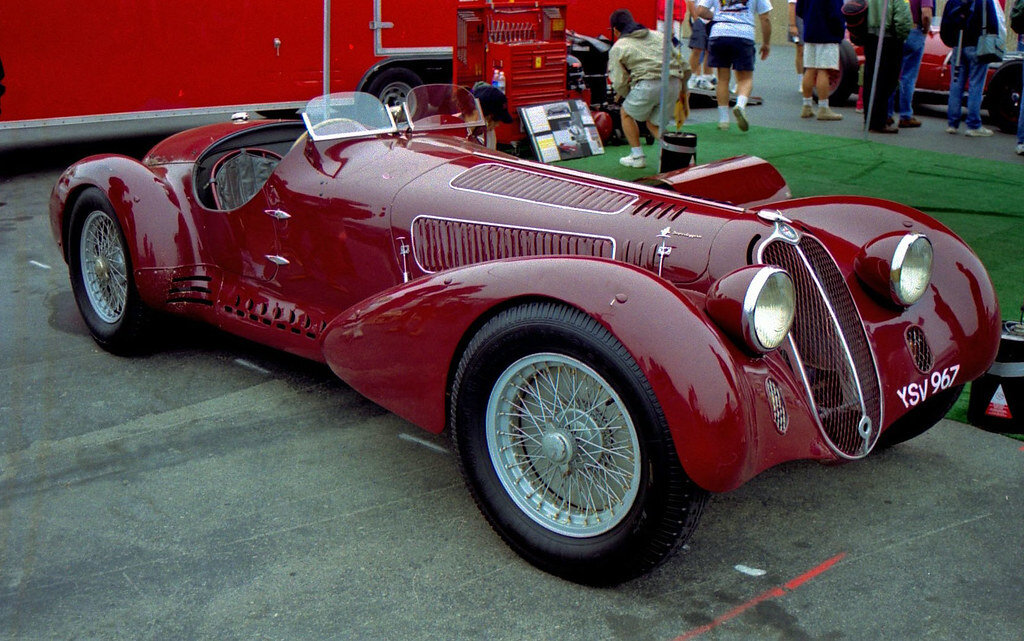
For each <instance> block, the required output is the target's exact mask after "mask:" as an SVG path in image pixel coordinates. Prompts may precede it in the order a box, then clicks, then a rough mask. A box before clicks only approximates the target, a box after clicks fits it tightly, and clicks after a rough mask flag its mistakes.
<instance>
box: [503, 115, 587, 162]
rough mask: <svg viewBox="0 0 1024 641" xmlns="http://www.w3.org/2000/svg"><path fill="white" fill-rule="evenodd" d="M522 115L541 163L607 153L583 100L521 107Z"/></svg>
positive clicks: (520, 116)
mask: <svg viewBox="0 0 1024 641" xmlns="http://www.w3.org/2000/svg"><path fill="white" fill-rule="evenodd" d="M519 118H520V120H521V121H522V123H523V126H524V127H525V128H526V133H527V134H529V136H530V142H531V143H532V144H533V150H534V151H535V152H536V154H537V158H538V159H539V160H540V161H541V162H546V163H550V162H558V161H560V160H569V159H572V158H584V157H586V156H595V155H597V154H603V153H604V145H602V144H601V136H600V135H599V134H598V133H597V126H596V125H595V124H594V117H593V116H592V115H591V113H590V108H589V107H588V106H587V104H586V103H585V102H583V101H582V100H562V101H559V102H549V103H545V104H542V105H532V106H528V107H520V108H519Z"/></svg>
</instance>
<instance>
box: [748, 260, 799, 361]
mask: <svg viewBox="0 0 1024 641" xmlns="http://www.w3.org/2000/svg"><path fill="white" fill-rule="evenodd" d="M795 311H796V291H795V290H794V288H793V280H792V279H791V278H790V277H789V274H787V273H786V272H784V271H783V270H781V269H778V268H776V267H765V268H763V269H762V270H761V271H760V272H758V274H757V276H755V277H754V280H753V281H751V283H750V287H749V288H748V289H747V295H746V297H745V299H744V301H743V313H744V316H746V318H747V323H748V328H749V329H748V333H749V334H750V337H751V338H752V339H753V341H754V346H755V347H756V348H757V350H758V351H760V352H768V351H771V350H773V349H775V348H777V347H778V346H779V345H782V341H784V340H785V339H786V336H787V335H788V334H789V329H790V327H792V325H793V315H794V313H795Z"/></svg>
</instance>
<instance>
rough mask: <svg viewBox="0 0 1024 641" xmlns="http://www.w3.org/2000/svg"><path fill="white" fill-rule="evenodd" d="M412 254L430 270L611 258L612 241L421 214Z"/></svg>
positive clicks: (426, 269)
mask: <svg viewBox="0 0 1024 641" xmlns="http://www.w3.org/2000/svg"><path fill="white" fill-rule="evenodd" d="M412 244H413V256H414V257H415V259H416V263H417V264H418V265H419V267H420V269H422V270H423V271H425V272H428V273H433V272H439V271H442V270H445V269H451V268H454V267H462V266H464V265H473V264H475V263H482V262H486V261H491V260H500V259H502V258H517V257H521V256H558V255H571V256H595V257H599V258H609V259H610V258H612V257H613V256H614V255H615V241H614V240H613V239H611V238H608V237H605V236H586V235H582V234H573V233H569V232H558V231H550V230H542V229H528V228H521V227H509V226H504V225H485V224H481V223H474V222H469V221H462V220H450V219H446V218H433V217H430V216H420V217H419V218H417V219H416V220H415V221H413V226H412Z"/></svg>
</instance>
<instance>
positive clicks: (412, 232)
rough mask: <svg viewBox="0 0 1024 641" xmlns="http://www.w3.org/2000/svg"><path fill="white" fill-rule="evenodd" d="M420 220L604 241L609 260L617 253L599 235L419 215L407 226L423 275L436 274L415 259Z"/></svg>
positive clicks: (615, 248) (413, 251) (612, 243)
mask: <svg viewBox="0 0 1024 641" xmlns="http://www.w3.org/2000/svg"><path fill="white" fill-rule="evenodd" d="M421 218H422V219H424V220H438V221H441V222H449V223H463V224H466V225H486V226H489V227H499V228H504V229H515V230H519V231H533V232H538V233H542V234H561V235H564V236H575V237H577V238H591V239H594V240H604V241H608V242H610V243H611V245H612V255H611V258H610V259H609V260H615V255H616V253H617V251H618V249H617V244H616V242H615V238H613V237H612V236H599V235H596V234H581V233H579V232H574V231H559V230H557V229H544V228H541V227H526V226H520V225H506V224H501V223H485V222H481V221H479V220H466V219H463V218H448V217H446V216H431V215H429V214H420V215H419V216H416V217H414V218H413V219H412V222H411V223H410V224H409V236H410V238H411V241H412V242H411V244H412V257H413V260H414V261H415V262H416V267H418V268H419V269H420V271H421V272H423V273H424V274H436V273H437V272H433V271H430V270H427V269H424V267H423V265H421V264H420V261H419V259H418V258H417V256H418V252H417V251H416V221H418V220H420V219H421ZM572 255H573V254H544V256H572Z"/></svg>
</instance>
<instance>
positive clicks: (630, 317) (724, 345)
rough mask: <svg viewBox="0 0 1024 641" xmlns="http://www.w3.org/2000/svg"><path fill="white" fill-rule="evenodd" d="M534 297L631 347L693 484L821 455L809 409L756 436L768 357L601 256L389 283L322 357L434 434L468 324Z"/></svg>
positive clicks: (673, 292) (343, 319) (354, 313)
mask: <svg viewBox="0 0 1024 641" xmlns="http://www.w3.org/2000/svg"><path fill="white" fill-rule="evenodd" d="M537 299H547V300H555V301H561V302H563V303H565V304H567V305H571V306H573V307H576V308H578V309H581V310H583V311H585V312H586V313H588V314H590V315H591V316H592V317H593V318H595V319H596V320H597V321H599V322H600V323H602V324H603V325H604V326H605V327H606V328H608V330H609V331H611V332H612V334H614V335H615V336H616V338H617V339H618V340H619V341H620V342H621V343H622V344H623V345H624V346H625V347H626V349H627V350H629V352H630V354H631V355H632V356H633V358H634V359H635V360H636V362H637V363H638V364H639V366H640V368H641V370H642V371H643V373H644V375H645V376H646V377H647V380H648V381H649V382H650V384H651V386H652V388H653V390H654V393H655V394H656V396H657V398H658V401H659V403H660V404H661V407H662V409H663V411H664V413H665V416H666V418H667V420H668V424H669V427H670V429H671V432H672V435H673V439H674V442H675V447H676V450H677V453H678V455H679V458H680V461H681V462H682V464H683V467H684V469H685V470H686V472H687V473H688V474H689V476H690V477H691V478H692V479H693V480H694V481H695V482H696V483H697V484H698V485H700V486H701V487H704V488H705V489H708V490H711V491H725V490H729V489H732V488H735V487H737V486H738V485H740V484H741V483H742V482H743V481H745V480H747V479H749V478H750V477H751V476H753V475H754V474H756V473H758V472H759V471H761V470H763V469H765V468H766V467H769V466H770V465H773V464H775V463H777V462H781V460H788V459H792V458H807V457H813V458H823V457H827V456H828V455H827V453H826V452H825V448H824V447H819V446H816V445H814V443H816V442H817V439H816V436H815V435H816V428H815V427H814V425H813V420H812V419H811V418H810V416H809V414H807V413H806V409H804V410H801V411H795V412H793V414H794V419H793V421H792V423H793V426H792V427H791V429H790V433H791V434H793V435H794V436H793V437H792V438H791V439H790V440H789V441H788V442H785V443H780V442H778V441H777V440H773V439H772V438H770V435H768V436H766V435H763V434H759V433H758V425H764V424H765V420H764V416H765V413H767V415H768V416H770V415H771V414H770V409H767V402H766V400H765V399H764V398H763V397H764V393H763V391H757V390H758V386H757V385H756V384H755V382H756V381H761V382H762V385H761V387H762V388H763V379H764V377H766V376H767V375H768V373H769V370H773V371H772V373H773V375H775V376H779V375H780V372H779V371H775V365H773V364H772V363H771V359H759V358H753V357H749V356H746V355H745V354H744V353H743V352H742V351H741V350H740V349H739V348H738V347H737V346H736V345H734V344H733V343H731V342H730V341H728V339H726V338H724V336H723V334H722V333H721V332H720V331H719V330H718V329H717V327H715V326H714V325H712V324H710V322H709V321H708V320H707V317H706V316H705V315H704V314H703V312H702V311H701V309H699V307H698V305H697V304H695V303H694V302H693V301H692V300H691V299H690V298H688V297H687V296H686V295H684V294H683V293H682V292H681V291H680V290H678V289H676V288H675V287H673V286H672V285H671V284H669V283H667V282H666V281H664V280H662V279H660V278H658V277H657V276H655V275H654V274H652V273H650V272H647V271H644V270H641V269H638V268H635V267H633V266H630V265H625V264H622V263H615V262H612V261H608V260H603V259H592V258H575V257H554V258H552V257H544V258H526V259H512V260H505V261H496V262H492V263H485V264H477V265H473V266H469V267H465V268H462V269H457V270H451V271H446V272H442V273H438V274H435V275H433V276H430V277H427V278H423V279H419V280H417V281H415V282H412V283H408V284H405V285H401V286H398V287H395V288H392V289H390V290H387V291H385V292H383V293H381V294H380V295H377V296H375V297H373V298H370V299H367V300H366V301H363V302H362V303H360V304H358V305H356V306H354V307H352V308H351V309H349V310H347V311H346V312H344V313H343V314H341V315H340V316H338V317H337V318H336V319H334V320H333V321H332V322H331V323H330V324H329V325H328V327H327V329H326V330H325V339H324V356H325V360H326V361H327V362H328V364H329V365H330V366H331V368H332V369H333V370H334V372H335V373H336V374H337V375H338V376H339V377H341V378H342V379H343V380H344V381H346V382H347V383H348V384H349V385H351V386H352V387H353V388H354V389H356V390H357V391H359V392H360V393H362V394H364V395H365V396H367V397H368V398H370V399H372V400H374V401H375V402H377V403H379V404H380V405H382V406H384V407H385V408H387V409H389V410H391V411H393V412H395V413H396V414H398V415H399V416H402V417H403V418H406V419H408V420H410V421H412V422H413V423H416V424H418V425H420V426H422V427H424V428H425V429H427V430H429V431H431V432H435V433H437V432H441V431H442V430H443V429H444V427H445V424H446V409H447V406H446V400H445V399H446V398H447V393H448V385H449V377H450V374H451V371H452V369H453V367H454V366H455V365H456V364H457V359H459V358H460V357H461V349H462V345H464V344H465V342H466V341H467V340H468V338H469V337H470V335H471V333H472V331H473V329H474V328H475V327H477V326H478V325H479V323H481V322H482V321H483V320H485V319H486V318H489V317H490V316H491V314H492V313H494V311H495V310H497V309H499V308H502V307H504V306H507V305H509V304H515V303H516V302H517V301H519V300H524V301H525V300H537ZM787 391H788V394H787V396H788V397H789V398H790V399H793V403H794V406H799V405H800V402H801V401H800V400H799V399H800V398H801V396H802V394H801V392H800V391H799V390H798V389H797V388H796V387H793V386H789V385H788V384H787ZM771 431H772V432H773V433H774V432H775V430H771ZM774 436H776V437H778V438H779V439H781V437H780V436H779V435H778V434H774Z"/></svg>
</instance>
